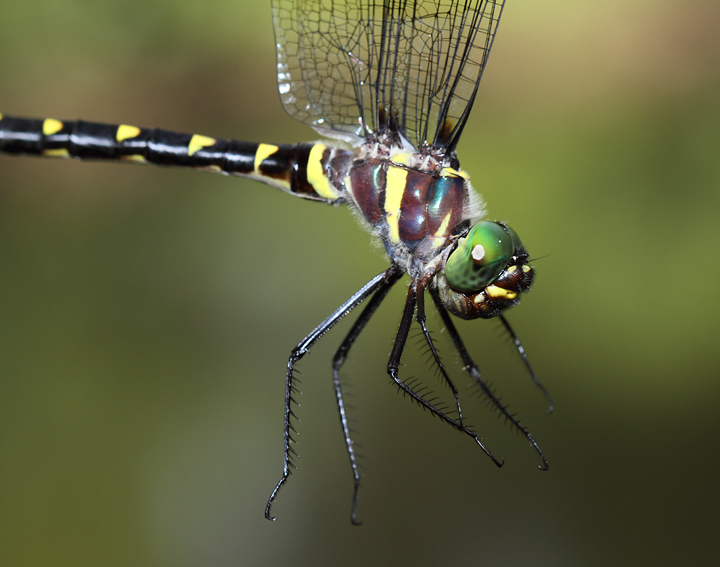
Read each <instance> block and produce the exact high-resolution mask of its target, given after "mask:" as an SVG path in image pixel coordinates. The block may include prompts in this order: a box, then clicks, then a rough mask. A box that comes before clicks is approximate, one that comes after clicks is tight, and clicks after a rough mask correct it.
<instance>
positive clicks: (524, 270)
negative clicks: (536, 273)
mask: <svg viewBox="0 0 720 567" xmlns="http://www.w3.org/2000/svg"><path fill="white" fill-rule="evenodd" d="M530 270H532V268H531V267H530V266H523V272H524V273H526V274H527V273H528V272H529V271H530Z"/></svg>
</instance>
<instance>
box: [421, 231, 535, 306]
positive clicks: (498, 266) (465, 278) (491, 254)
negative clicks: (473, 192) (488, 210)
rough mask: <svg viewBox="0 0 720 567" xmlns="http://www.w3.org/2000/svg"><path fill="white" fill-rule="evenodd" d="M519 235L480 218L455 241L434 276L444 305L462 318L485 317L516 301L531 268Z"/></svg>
mask: <svg viewBox="0 0 720 567" xmlns="http://www.w3.org/2000/svg"><path fill="white" fill-rule="evenodd" d="M527 261H528V253H527V252H526V251H525V247H524V246H523V244H522V242H521V241H520V237H519V236H518V235H517V234H516V233H515V231H514V230H513V229H511V228H510V227H509V226H507V225H505V224H503V223H500V222H495V221H480V222H479V223H477V224H476V225H475V226H473V227H472V228H471V229H470V230H469V231H468V233H467V234H466V235H465V236H463V237H462V238H460V239H459V240H458V241H457V245H456V247H455V249H454V250H453V251H452V252H450V254H449V255H448V258H447V261H446V262H445V267H444V269H443V270H442V271H440V272H439V273H438V275H437V277H436V278H435V281H436V286H437V290H438V292H439V294H440V299H441V301H442V303H443V305H444V306H445V308H446V309H447V310H448V311H450V312H451V313H453V314H455V315H457V316H458V317H461V318H463V319H477V318H478V317H481V318H483V319H489V318H491V317H495V316H497V315H499V314H500V313H501V312H502V311H503V310H505V309H507V308H508V307H512V306H513V305H516V304H517V303H518V302H519V301H520V294H521V293H522V292H525V291H528V290H529V289H530V284H531V283H532V280H533V276H534V275H535V273H534V271H533V269H532V268H531V267H530V266H529V265H528V264H527Z"/></svg>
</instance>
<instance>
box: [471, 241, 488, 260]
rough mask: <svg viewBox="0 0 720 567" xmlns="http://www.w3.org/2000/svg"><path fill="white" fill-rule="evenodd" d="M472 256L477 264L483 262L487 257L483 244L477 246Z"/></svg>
mask: <svg viewBox="0 0 720 567" xmlns="http://www.w3.org/2000/svg"><path fill="white" fill-rule="evenodd" d="M470 255H471V256H472V259H473V260H475V262H482V259H483V258H484V257H485V248H483V246H482V244H476V245H475V247H474V248H473V249H472V252H471V253H470Z"/></svg>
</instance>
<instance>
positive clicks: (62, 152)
mask: <svg viewBox="0 0 720 567" xmlns="http://www.w3.org/2000/svg"><path fill="white" fill-rule="evenodd" d="M42 155H44V156H47V157H61V158H69V157H70V152H68V151H67V150H66V149H65V148H56V149H53V150H43V153H42Z"/></svg>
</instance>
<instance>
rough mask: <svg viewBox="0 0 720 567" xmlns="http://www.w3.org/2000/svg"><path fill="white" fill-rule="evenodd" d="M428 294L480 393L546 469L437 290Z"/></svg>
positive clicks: (533, 442) (530, 440) (528, 436)
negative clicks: (484, 373)
mask: <svg viewBox="0 0 720 567" xmlns="http://www.w3.org/2000/svg"><path fill="white" fill-rule="evenodd" d="M430 295H431V296H432V298H433V301H434V302H435V307H437V310H438V313H440V317H441V318H442V320H443V323H444V324H445V328H446V329H447V331H448V333H449V334H450V338H451V339H452V341H453V344H454V345H455V348H456V349H457V351H458V353H460V358H462V361H463V365H464V367H465V370H466V371H467V373H468V374H469V375H470V377H471V378H472V379H473V380H474V381H475V383H476V384H477V385H478V387H479V388H480V390H481V391H482V393H483V394H484V395H485V396H487V398H488V400H490V403H491V404H492V405H493V406H494V407H495V409H496V410H497V411H498V412H499V413H500V414H501V415H502V416H503V417H505V418H506V419H507V420H508V421H509V422H510V423H511V424H512V426H513V427H515V429H517V430H518V431H519V432H520V433H522V434H523V436H524V437H525V438H526V439H527V440H528V441H529V442H530V444H531V445H532V446H533V447H534V448H535V451H537V453H538V455H540V458H541V459H542V463H543V464H542V465H541V466H539V467H538V468H539V469H541V470H548V462H547V460H546V459H545V455H543V452H542V450H541V449H540V447H539V446H538V444H537V442H536V441H535V439H533V436H532V435H531V434H530V432H529V431H528V430H527V428H526V427H525V426H524V425H522V424H521V423H520V420H518V419H517V417H515V416H514V415H513V414H511V413H510V411H509V410H508V409H507V407H505V406H504V405H503V404H502V402H501V401H500V400H499V399H498V398H497V396H496V395H495V393H494V392H493V391H492V389H491V388H490V386H488V385H487V383H486V382H485V381H484V380H483V379H482V377H481V375H480V369H479V368H478V367H477V364H475V361H473V359H472V357H471V356H470V354H469V353H468V351H467V349H466V348H465V344H464V343H463V341H462V339H461V338H460V334H459V333H458V332H457V329H456V328H455V324H454V323H453V321H452V319H451V317H450V314H449V313H448V312H447V309H445V307H443V305H442V301H441V299H440V297H439V295H438V293H437V290H436V289H435V288H430Z"/></svg>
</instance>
